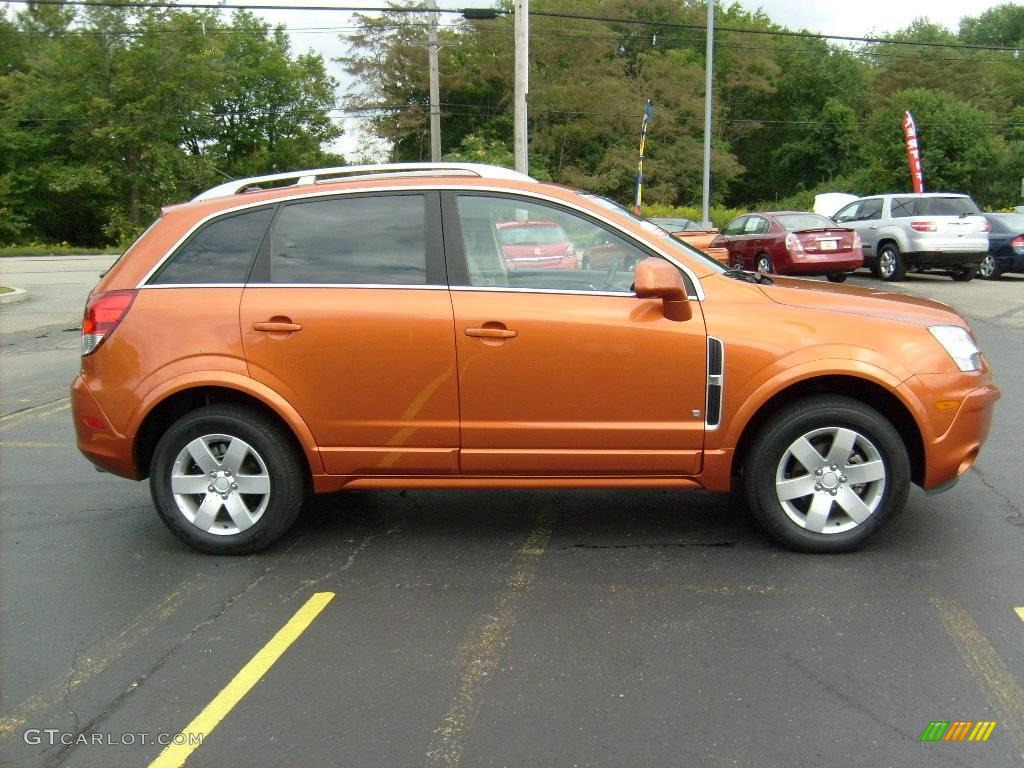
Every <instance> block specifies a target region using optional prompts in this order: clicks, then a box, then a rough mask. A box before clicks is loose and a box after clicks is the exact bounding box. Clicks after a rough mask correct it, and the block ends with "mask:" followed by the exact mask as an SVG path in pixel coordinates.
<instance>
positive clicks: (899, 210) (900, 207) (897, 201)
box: [890, 197, 917, 219]
mask: <svg viewBox="0 0 1024 768" xmlns="http://www.w3.org/2000/svg"><path fill="white" fill-rule="evenodd" d="M916 202H917V198H916V197H894V198H893V199H892V216H891V217H890V218H893V219H905V218H907V217H908V216H916V215H917V206H916V205H914V203H916Z"/></svg>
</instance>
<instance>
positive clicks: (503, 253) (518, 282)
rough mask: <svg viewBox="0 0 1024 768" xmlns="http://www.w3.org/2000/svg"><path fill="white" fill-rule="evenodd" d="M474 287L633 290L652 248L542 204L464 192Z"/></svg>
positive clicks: (461, 207)
mask: <svg viewBox="0 0 1024 768" xmlns="http://www.w3.org/2000/svg"><path fill="white" fill-rule="evenodd" d="M458 213H459V225H460V227H461V229H462V245H463V251H464V253H465V255H466V267H467V269H468V272H469V282H470V285H473V286H479V287H508V288H524V289H533V290H555V291H558V290H562V291H610V292H616V293H618V292H621V293H628V292H630V291H631V286H632V284H633V270H634V268H635V266H636V263H637V262H638V261H640V260H641V259H644V258H647V257H648V256H649V255H650V254H648V253H647V252H646V251H644V250H643V249H641V248H639V247H638V246H636V245H634V244H632V243H630V242H628V241H626V240H625V239H623V238H622V237H620V236H619V235H617V234H616V233H614V232H612V231H610V230H608V229H606V228H604V227H602V226H600V225H598V224H595V223H594V222H592V221H590V220H589V219H585V218H583V217H581V216H577V215H576V214H573V213H569V212H568V211H565V210H563V209H560V208H554V207H551V206H547V205H542V204H539V203H534V202H529V201H525V200H518V199H508V198H501V197H492V196H476V195H459V198H458Z"/></svg>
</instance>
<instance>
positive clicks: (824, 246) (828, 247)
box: [818, 240, 836, 251]
mask: <svg viewBox="0 0 1024 768" xmlns="http://www.w3.org/2000/svg"><path fill="white" fill-rule="evenodd" d="M818 245H820V246H821V250H823V251H834V250H835V249H836V241H835V240H819V241H818Z"/></svg>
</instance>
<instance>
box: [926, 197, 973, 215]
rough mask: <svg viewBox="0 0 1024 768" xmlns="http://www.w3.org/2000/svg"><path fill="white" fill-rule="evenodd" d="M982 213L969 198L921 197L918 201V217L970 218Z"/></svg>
mask: <svg viewBox="0 0 1024 768" xmlns="http://www.w3.org/2000/svg"><path fill="white" fill-rule="evenodd" d="M979 213H981V211H979V210H978V206H976V205H975V204H974V201H973V200H971V198H969V197H921V198H918V200H917V210H916V214H917V215H918V216H968V215H976V214H979Z"/></svg>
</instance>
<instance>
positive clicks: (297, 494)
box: [71, 163, 999, 554]
mask: <svg viewBox="0 0 1024 768" xmlns="http://www.w3.org/2000/svg"><path fill="white" fill-rule="evenodd" d="M289 182H292V183H290V184H289ZM263 185H266V186H267V188H265V189H260V187H262V186H263ZM252 188H255V189H254V190H253V191H246V190H249V189H252ZM513 220H514V221H516V222H526V221H533V222H539V223H540V222H543V224H538V226H543V227H548V226H550V223H551V222H554V223H555V224H557V225H558V226H559V227H560V228H561V229H562V230H563V231H565V232H568V233H572V236H573V238H574V240H576V241H579V242H586V241H588V240H589V241H594V240H596V239H597V238H598V237H604V238H606V239H607V241H608V242H610V243H613V244H614V245H615V246H616V247H617V248H619V249H621V250H622V252H624V253H629V254H632V256H633V257H634V258H633V260H634V261H635V267H634V268H633V269H631V270H627V269H618V268H615V269H611V268H610V269H609V270H608V271H606V272H603V273H598V272H595V271H593V270H585V269H580V268H573V269H548V268H540V269H529V268H522V269H521V268H520V265H519V264H516V265H515V268H514V269H509V267H508V263H507V262H508V258H507V255H506V253H505V251H504V246H503V244H502V243H501V241H500V238H499V234H498V233H499V232H500V231H501V230H502V229H503V227H502V226H501V225H502V224H507V223H508V222H509V221H513ZM837 247H838V246H837ZM71 394H72V397H71V401H72V419H73V421H74V425H75V429H76V432H77V439H78V446H79V448H80V449H81V451H82V453H83V454H84V455H85V456H86V457H87V458H88V459H89V460H91V461H92V462H93V463H94V464H96V465H97V466H98V467H100V468H101V469H103V470H105V471H108V472H112V473H114V474H116V475H120V476H123V477H128V478H133V479H135V480H140V479H143V478H147V477H148V478H149V486H150V489H151V492H152V495H153V500H154V504H155V506H156V509H157V511H158V513H159V515H160V517H161V519H162V520H163V522H164V523H165V524H166V525H167V527H168V528H169V529H170V530H171V531H172V532H173V533H174V534H176V535H177V536H178V537H180V538H181V539H182V540H183V541H185V542H187V543H188V544H190V545H191V546H193V547H195V548H197V549H200V550H202V551H205V552H212V553H222V554H239V553H245V552H253V551H255V550H258V549H260V548H262V547H265V546H267V545H269V544H270V543H271V542H273V541H274V540H275V539H277V538H278V537H280V536H281V535H282V534H283V533H284V531H285V530H286V529H287V528H288V527H289V526H290V525H291V524H292V522H293V521H294V520H295V518H296V516H297V515H298V513H299V510H300V508H301V507H302V504H303V500H304V499H305V498H306V496H307V495H308V494H309V493H310V492H317V493H324V492H334V491H342V490H353V489H389V488H390V489H396V488H436V489H442V488H449V489H467V488H490V489H496V488H641V487H649V488H666V489H686V488H705V489H710V490H717V491H728V490H730V489H731V488H732V487H733V486H734V485H736V487H737V489H739V490H741V491H742V493H743V495H744V497H745V498H746V500H747V503H749V504H750V506H751V510H752V513H753V515H754V517H755V518H756V520H757V521H758V522H759V523H760V525H761V526H762V527H763V528H764V530H766V531H767V532H768V534H769V535H771V536H772V537H774V538H775V539H777V540H779V541H781V542H783V543H784V544H786V545H788V546H790V547H793V548H795V549H799V550H803V551H808V552H841V551H847V550H850V549H853V548H855V547H858V546H860V545H862V544H864V543H865V542H866V541H868V540H869V539H870V538H871V537H872V536H874V535H875V534H877V533H878V532H879V531H880V530H881V529H882V528H883V527H884V526H885V524H886V523H887V522H888V521H889V520H891V519H892V517H893V516H894V515H895V514H896V513H898V512H899V511H900V509H902V507H903V506H904V504H905V502H906V499H907V493H908V491H909V488H910V484H911V483H916V484H918V485H920V486H922V487H923V488H925V489H928V490H940V489H943V488H945V487H947V486H948V485H949V484H950V483H952V482H954V481H955V480H956V479H957V478H958V477H959V476H961V475H962V474H963V473H964V472H966V471H967V470H968V469H969V468H970V467H971V465H972V464H973V463H974V461H975V460H976V458H977V456H978V451H979V450H980V448H981V444H982V442H983V441H984V439H985V437H986V435H987V434H988V431H989V426H990V422H991V419H992V412H993V404H994V403H995V401H996V399H997V398H998V397H999V390H998V389H997V388H996V387H995V385H994V384H993V383H992V379H991V374H990V370H989V366H988V363H987V362H986V360H985V357H984V355H983V354H982V353H981V351H980V350H979V349H978V346H977V345H976V343H975V340H974V337H973V335H972V333H971V330H970V328H969V327H968V325H967V323H966V322H965V321H964V320H963V319H962V318H961V317H959V316H958V315H957V314H956V313H954V312H953V311H952V310H951V309H950V308H949V307H947V306H945V305H943V304H939V303H937V302H932V301H928V300H925V299H921V298H911V297H895V296H893V295H891V294H890V293H885V292H879V291H871V290H865V289H853V288H848V287H846V286H836V285H828V284H827V283H822V282H816V281H813V282H812V281H807V280H791V279H789V278H785V277H775V278H769V277H766V276H764V275H758V274H756V273H751V272H744V271H740V270H729V269H726V268H725V267H723V266H722V265H721V264H719V263H718V262H717V261H715V260H714V259H712V258H710V257H708V256H707V255H705V254H703V253H701V252H700V251H698V250H696V249H694V248H692V247H690V246H688V245H686V244H684V243H680V242H678V241H676V240H674V239H672V238H670V237H666V236H664V233H663V231H662V230H658V229H657V228H656V227H654V225H652V224H650V223H648V222H645V221H642V220H640V219H638V218H637V217H634V216H632V215H631V214H629V213H628V212H626V211H624V210H622V209H621V208H617V207H615V206H614V205H611V206H609V205H608V204H606V203H601V202H597V201H595V200H593V199H591V198H589V197H587V196H584V195H582V194H581V193H579V192H576V191H574V190H570V189H566V188H565V187H561V186H557V185H553V184H544V183H541V182H538V181H536V180H534V179H531V178H529V177H527V176H524V175H521V174H517V173H514V172H513V171H509V170H507V169H503V168H497V167H491V166H479V165H473V164H457V163H455V164H453V163H447V164H445V163H438V164H426V163H409V164H399V165H384V166H350V167H346V168H329V169H321V170H308V171H300V172H297V173H282V174H274V175H271V176H264V177H258V178H251V179H241V180H239V181H234V182H231V183H228V184H223V185H220V186H218V187H214V188H213V189H211V190H208V191H206V192H204V193H203V194H201V195H199V196H198V197H197V198H196V199H195V200H194V201H192V202H191V203H187V204H183V205H175V206H171V207H167V208H164V209H163V212H162V214H161V216H160V218H159V219H158V220H157V222H156V223H155V224H154V225H153V226H152V227H150V228H149V229H148V230H147V231H146V232H145V233H144V234H143V235H142V236H141V237H140V239H139V240H138V241H136V243H135V244H134V245H133V246H132V247H131V248H129V249H128V251H127V252H125V253H124V255H123V256H122V257H121V258H120V259H119V260H118V261H117V262H116V263H115V264H114V265H113V267H111V269H110V270H109V271H108V272H107V273H106V274H105V275H104V276H103V277H101V278H100V280H99V283H98V284H97V285H96V287H95V288H94V289H93V291H92V293H91V294H90V296H89V298H88V300H87V303H86V307H85V315H84V318H83V321H82V358H81V366H80V371H79V373H78V374H77V375H76V376H75V379H74V382H73V384H72V392H71ZM524 503H528V500H527V499H524ZM681 503H682V502H681ZM689 503H694V497H691V498H690V500H689ZM919 503H922V504H923V503H926V502H924V501H921V502H919ZM481 514H486V510H482V511H481ZM928 524H929V525H932V524H934V521H929V523H928Z"/></svg>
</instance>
